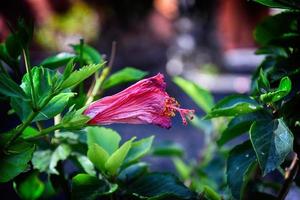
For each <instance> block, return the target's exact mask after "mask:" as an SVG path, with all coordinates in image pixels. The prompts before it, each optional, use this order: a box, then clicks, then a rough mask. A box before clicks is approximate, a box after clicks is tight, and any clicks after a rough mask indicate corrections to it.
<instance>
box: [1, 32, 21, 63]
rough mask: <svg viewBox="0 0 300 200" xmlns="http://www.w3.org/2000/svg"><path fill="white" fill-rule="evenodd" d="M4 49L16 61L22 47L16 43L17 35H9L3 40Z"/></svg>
mask: <svg viewBox="0 0 300 200" xmlns="http://www.w3.org/2000/svg"><path fill="white" fill-rule="evenodd" d="M5 47H6V50H7V53H8V55H9V56H10V57H11V58H14V59H18V57H19V56H20V55H21V52H22V46H21V44H20V42H19V41H18V35H17V34H10V35H8V37H7V38H6V40H5Z"/></svg>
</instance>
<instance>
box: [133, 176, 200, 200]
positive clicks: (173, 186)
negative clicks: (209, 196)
mask: <svg viewBox="0 0 300 200" xmlns="http://www.w3.org/2000/svg"><path fill="white" fill-rule="evenodd" d="M129 191H130V192H131V193H135V194H137V195H138V196H139V197H144V198H147V199H159V198H164V199H178V198H179V199H193V198H195V196H194V193H193V192H191V191H190V190H189V189H188V188H187V187H186V186H184V185H183V184H182V183H181V182H180V181H179V180H178V178H177V177H175V176H173V175H172V174H168V173H149V174H146V175H144V176H142V177H140V178H139V179H137V180H136V181H135V182H133V183H132V184H131V185H129Z"/></svg>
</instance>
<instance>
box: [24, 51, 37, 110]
mask: <svg viewBox="0 0 300 200" xmlns="http://www.w3.org/2000/svg"><path fill="white" fill-rule="evenodd" d="M22 52H23V57H24V63H25V67H26V71H27V73H28V76H29V82H30V87H31V96H32V107H33V110H35V109H37V98H36V93H35V89H34V84H33V76H32V73H31V65H30V59H29V54H28V48H24V49H22Z"/></svg>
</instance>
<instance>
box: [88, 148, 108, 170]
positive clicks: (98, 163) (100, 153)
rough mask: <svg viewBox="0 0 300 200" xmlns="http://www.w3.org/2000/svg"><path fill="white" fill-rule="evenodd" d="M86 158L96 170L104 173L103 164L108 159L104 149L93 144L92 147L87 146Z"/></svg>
mask: <svg viewBox="0 0 300 200" xmlns="http://www.w3.org/2000/svg"><path fill="white" fill-rule="evenodd" d="M87 156H88V158H89V160H90V161H91V162H92V163H93V164H94V165H95V167H96V168H97V169H98V170H100V171H102V172H105V163H106V161H107V160H108V158H109V154H108V153H107V152H106V151H105V149H103V148H102V147H101V146H99V145H98V144H96V143H94V144H93V145H89V150H88V152H87Z"/></svg>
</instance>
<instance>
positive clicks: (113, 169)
mask: <svg viewBox="0 0 300 200" xmlns="http://www.w3.org/2000/svg"><path fill="white" fill-rule="evenodd" d="M134 139H135V137H134V138H132V139H131V140H129V141H127V142H125V143H124V144H123V145H122V146H121V147H120V148H119V149H117V150H116V151H115V152H114V153H113V154H112V155H111V156H110V157H109V158H108V160H107V161H106V163H105V169H106V170H107V171H108V172H109V173H110V174H111V175H115V174H116V173H117V172H118V169H119V168H120V167H121V165H122V164H123V161H124V160H125V158H126V156H127V154H128V152H129V150H130V148H131V145H132V141H133V140H134Z"/></svg>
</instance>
